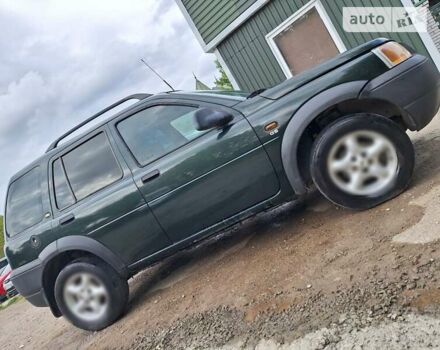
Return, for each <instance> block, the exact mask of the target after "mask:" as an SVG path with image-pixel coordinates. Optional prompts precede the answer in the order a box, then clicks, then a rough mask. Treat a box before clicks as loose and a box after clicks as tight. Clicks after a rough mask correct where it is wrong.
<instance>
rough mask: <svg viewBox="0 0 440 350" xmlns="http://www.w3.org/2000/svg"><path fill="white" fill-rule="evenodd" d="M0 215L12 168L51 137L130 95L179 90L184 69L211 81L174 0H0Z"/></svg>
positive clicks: (190, 85)
mask: <svg viewBox="0 0 440 350" xmlns="http://www.w3.org/2000/svg"><path fill="white" fill-rule="evenodd" d="M0 26H1V30H0V162H1V171H0V203H1V204H0V211H3V202H4V197H5V192H6V186H7V182H8V180H9V178H10V177H11V175H13V173H15V172H16V171H18V170H20V169H21V168H22V167H24V166H25V165H26V164H28V163H29V162H31V161H32V160H34V159H35V158H36V157H38V156H39V155H41V154H42V153H43V152H44V151H45V149H46V148H47V146H48V145H49V144H50V143H51V141H53V139H54V138H56V136H58V135H60V134H61V133H62V132H63V131H65V130H67V129H68V128H70V127H72V126H74V125H75V124H77V123H78V122H80V121H81V120H83V119H85V118H86V117H88V116H90V115H91V114H93V112H96V111H98V110H100V109H101V108H103V107H105V106H107V105H109V104H111V103H113V102H114V101H115V100H117V99H119V98H121V97H124V96H126V95H129V94H132V93H136V92H160V91H164V90H166V89H167V88H166V86H164V85H163V84H162V83H161V82H160V80H158V79H157V78H156V77H155V76H153V75H152V74H151V73H150V72H149V71H147V70H146V68H145V66H142V64H141V63H140V61H139V59H140V58H141V57H144V58H145V59H147V60H148V61H149V63H150V64H151V65H153V66H154V67H155V68H157V70H158V71H159V72H160V73H161V74H162V75H164V76H165V77H166V79H167V80H168V81H169V82H170V83H172V84H173V85H174V87H175V88H177V89H194V78H193V76H192V72H195V73H196V74H197V76H198V77H199V78H200V79H201V80H203V81H204V82H206V83H207V84H212V83H213V80H214V74H215V73H216V71H215V65H214V63H213V62H214V59H215V57H214V56H213V55H208V54H204V53H203V51H202V49H201V48H200V46H199V44H198V42H197V40H196V39H195V37H194V36H193V34H192V32H191V30H190V29H189V27H188V25H187V23H186V22H185V20H184V18H183V16H182V14H181V13H180V10H179V9H178V7H177V5H176V4H175V2H174V0H129V1H121V0H93V1H90V0H87V1H85V0H63V1H59V0H39V1H31V0H27V1H12V0H0Z"/></svg>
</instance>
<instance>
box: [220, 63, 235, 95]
mask: <svg viewBox="0 0 440 350" xmlns="http://www.w3.org/2000/svg"><path fill="white" fill-rule="evenodd" d="M215 66H216V67H217V70H218V71H219V73H220V78H218V79H217V78H216V79H215V87H216V88H217V89H220V90H234V88H233V86H232V84H231V81H230V80H229V78H228V76H227V75H226V72H225V70H224V69H223V67H222V65H221V64H220V62H219V61H218V60H215Z"/></svg>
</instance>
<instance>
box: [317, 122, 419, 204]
mask: <svg viewBox="0 0 440 350" xmlns="http://www.w3.org/2000/svg"><path fill="white" fill-rule="evenodd" d="M414 158H415V156H414V148H413V145H412V143H411V140H410V139H409V137H408V135H407V134H406V133H405V132H404V131H403V130H402V129H401V128H400V126H399V125H398V124H397V123H395V122H393V121H392V120H390V119H387V118H385V117H382V116H378V115H372V114H356V115H352V116H348V117H345V118H342V119H340V120H337V121H336V122H334V123H332V124H331V125H329V126H328V127H327V128H325V129H324V130H323V131H322V132H321V134H320V135H319V136H318V138H317V139H316V141H315V143H314V146H313V149H312V160H311V169H310V171H311V175H312V178H313V181H314V183H315V185H316V187H317V188H318V189H319V191H320V192H321V193H322V194H323V195H324V196H325V197H327V198H328V199H329V200H331V201H332V202H334V203H336V204H338V205H340V206H343V207H346V208H350V209H368V208H372V207H374V206H376V205H378V204H380V203H382V202H385V201H387V200H389V199H391V198H393V197H395V196H397V195H399V194H400V193H402V192H403V191H404V190H405V189H406V188H407V187H408V185H409V183H410V180H411V176H412V172H413V168H414Z"/></svg>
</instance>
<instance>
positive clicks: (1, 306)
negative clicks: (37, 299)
mask: <svg viewBox="0 0 440 350" xmlns="http://www.w3.org/2000/svg"><path fill="white" fill-rule="evenodd" d="M21 300H23V297H22V296H21V295H17V296H15V297H13V298H11V299H8V300H6V301H5V302H4V303H2V304H0V311H1V310H4V309H6V308H7V307H9V306H11V305H12V304H15V303H17V302H19V301H21Z"/></svg>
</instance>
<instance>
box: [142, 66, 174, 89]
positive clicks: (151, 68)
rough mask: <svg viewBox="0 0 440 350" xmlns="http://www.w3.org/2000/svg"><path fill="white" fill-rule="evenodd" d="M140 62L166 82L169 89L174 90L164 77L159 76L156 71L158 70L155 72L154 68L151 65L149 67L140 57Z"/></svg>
mask: <svg viewBox="0 0 440 350" xmlns="http://www.w3.org/2000/svg"><path fill="white" fill-rule="evenodd" d="M141 62H142V63H143V64H145V65H146V66H147V67H148V68H149V69H150V70H151V71H152V72H153V73H154V74H156V75H157V76H158V77H159V79H160V80H162V81H163V82H164V83H165V84H167V85H168V87H169V88H170V89H171V91H176V90H174V88H173V87H172V86H171V84H170V83H168V82H167V81H166V80H165V79H164V78H162V77H161V76H160V74H159V73H158V72H156V71H155V70H154V69H153V67H151V66H150V65H149V64H148V63H147V62H146V61H145V60H144V59H143V58H141Z"/></svg>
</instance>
